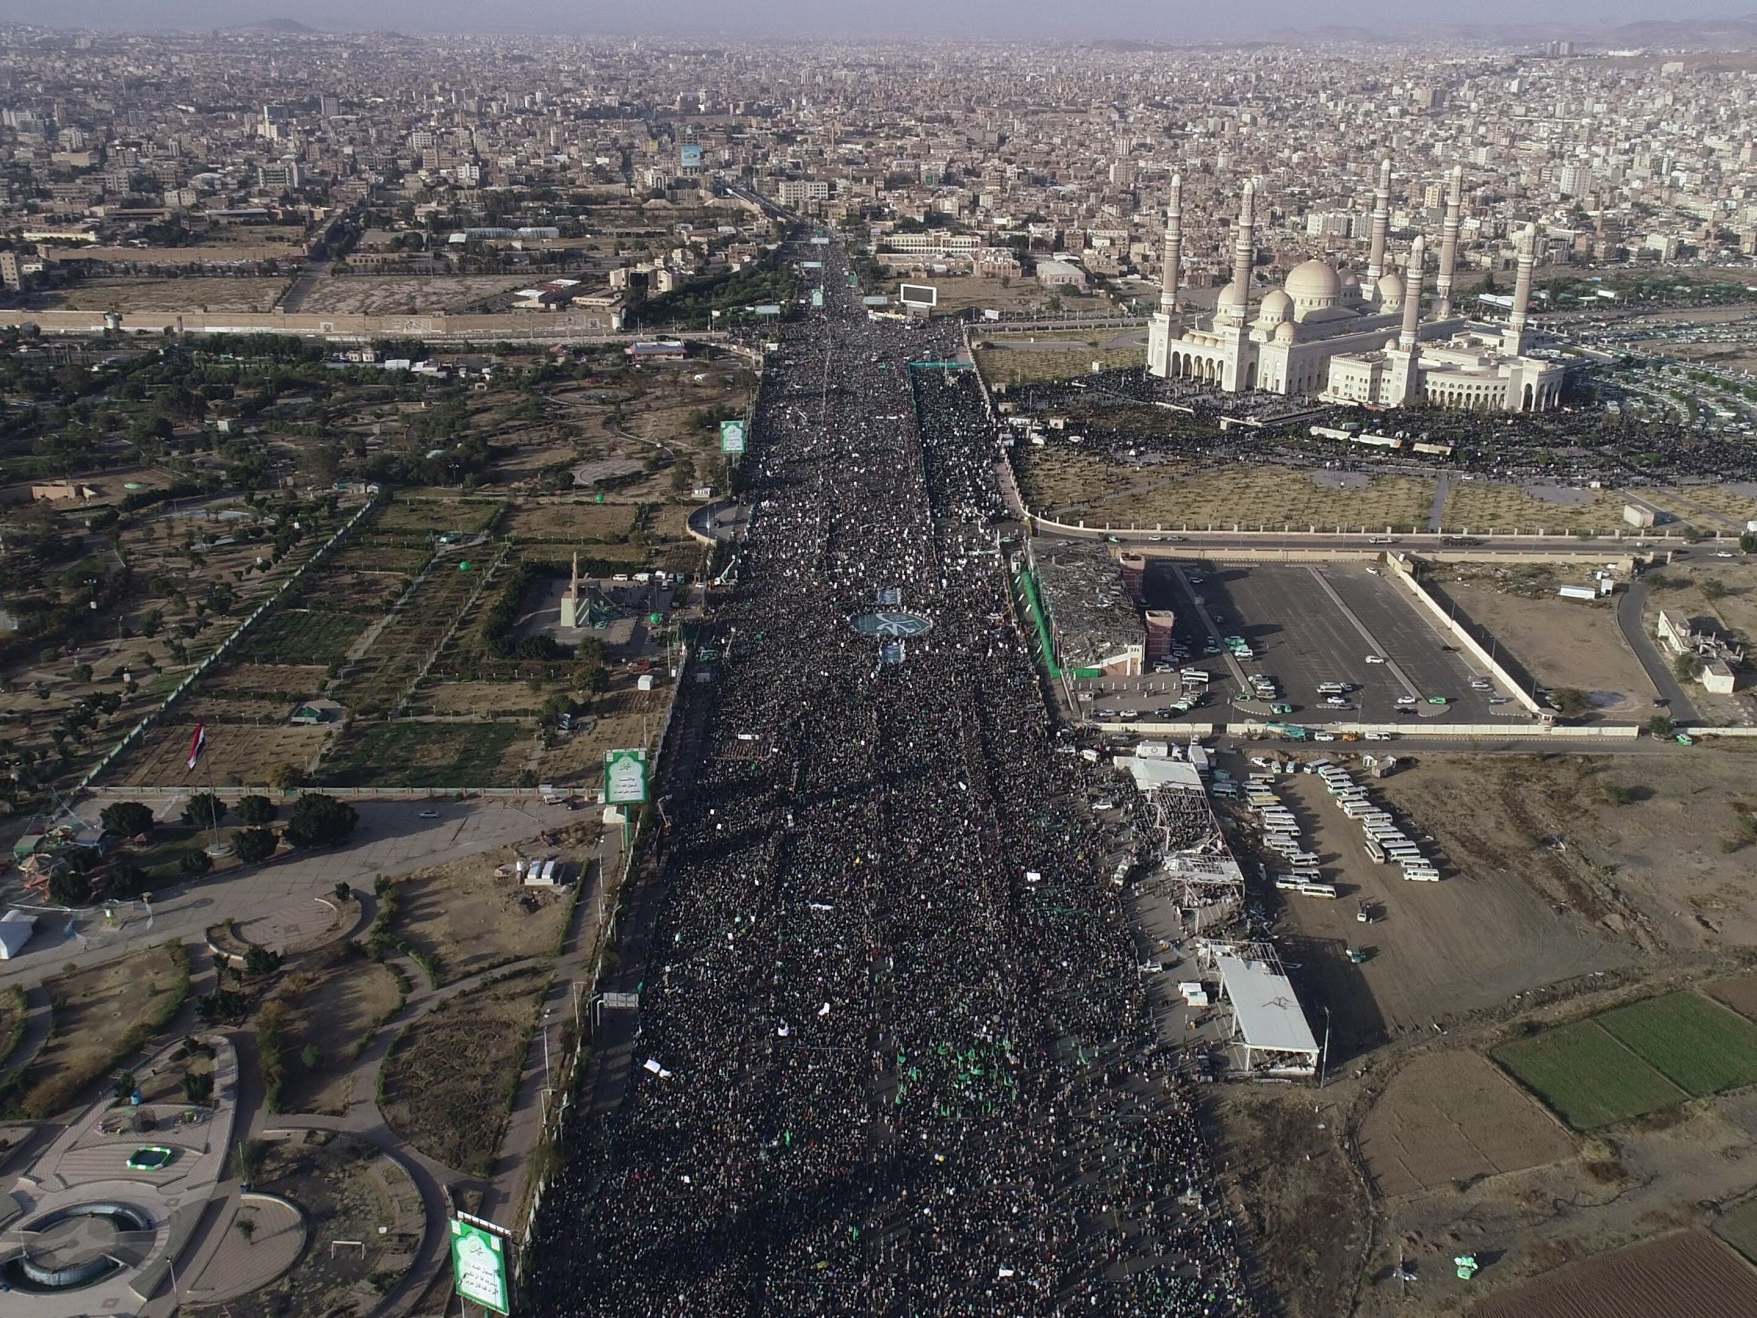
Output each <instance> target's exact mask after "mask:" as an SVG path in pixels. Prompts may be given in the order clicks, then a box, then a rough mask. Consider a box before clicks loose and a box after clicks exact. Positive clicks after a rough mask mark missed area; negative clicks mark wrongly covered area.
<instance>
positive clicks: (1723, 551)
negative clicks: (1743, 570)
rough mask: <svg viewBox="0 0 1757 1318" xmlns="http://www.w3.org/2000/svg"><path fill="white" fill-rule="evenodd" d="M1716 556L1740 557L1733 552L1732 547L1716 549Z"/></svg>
mask: <svg viewBox="0 0 1757 1318" xmlns="http://www.w3.org/2000/svg"><path fill="white" fill-rule="evenodd" d="M1714 556H1715V557H1716V558H1737V557H1738V555H1737V554H1735V553H1733V551H1732V550H1730V549H1717V550H1715V551H1714Z"/></svg>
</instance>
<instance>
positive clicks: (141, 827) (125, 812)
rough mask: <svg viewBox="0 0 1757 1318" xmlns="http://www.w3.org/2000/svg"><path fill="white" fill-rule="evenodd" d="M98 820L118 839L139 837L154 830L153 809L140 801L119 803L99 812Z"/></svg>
mask: <svg viewBox="0 0 1757 1318" xmlns="http://www.w3.org/2000/svg"><path fill="white" fill-rule="evenodd" d="M98 820H99V822H100V823H102V824H103V826H104V827H105V829H107V830H108V831H109V832H111V833H114V834H115V835H116V836H117V837H139V836H140V835H141V834H142V833H150V832H152V829H153V809H152V807H151V806H150V805H142V804H141V803H140V802H139V801H118V802H116V803H115V804H114V805H107V806H105V807H104V808H103V809H102V810H101V811H99V812H98Z"/></svg>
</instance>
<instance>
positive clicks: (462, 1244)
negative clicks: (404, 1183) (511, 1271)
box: [451, 1217, 512, 1313]
mask: <svg viewBox="0 0 1757 1318" xmlns="http://www.w3.org/2000/svg"><path fill="white" fill-rule="evenodd" d="M506 1270H507V1263H506V1241H504V1240H502V1239H501V1238H500V1237H499V1236H497V1235H495V1234H494V1233H493V1232H491V1231H486V1230H484V1229H483V1228H482V1227H479V1226H475V1225H473V1224H471V1223H469V1222H462V1221H459V1220H458V1219H457V1218H455V1217H454V1218H452V1220H451V1275H452V1283H453V1285H454V1286H456V1288H457V1293H458V1298H459V1299H460V1300H464V1301H466V1302H468V1303H470V1304H479V1305H481V1306H482V1307H483V1308H484V1309H492V1310H494V1312H495V1313H511V1312H512V1300H511V1292H510V1291H508V1289H507V1284H506Z"/></svg>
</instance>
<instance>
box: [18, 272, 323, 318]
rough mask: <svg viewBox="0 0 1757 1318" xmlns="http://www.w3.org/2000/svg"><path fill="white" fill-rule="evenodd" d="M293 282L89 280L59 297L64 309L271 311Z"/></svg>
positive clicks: (251, 279) (58, 303)
mask: <svg viewBox="0 0 1757 1318" xmlns="http://www.w3.org/2000/svg"><path fill="white" fill-rule="evenodd" d="M288 282H289V281H287V280H285V279H264V278H260V277H255V276H245V277H240V278H237V279H227V278H211V277H191V278H188V279H110V280H89V281H87V282H86V283H84V284H81V285H79V287H77V288H70V289H67V290H66V291H64V292H60V293H57V294H55V295H54V299H53V301H54V305H55V307H56V308H58V309H60V310H63V311H195V310H207V311H269V310H272V309H273V307H274V304H275V299H276V298H278V297H280V295H281V292H282V291H283V290H284V289H285V288H286V287H287V284H288Z"/></svg>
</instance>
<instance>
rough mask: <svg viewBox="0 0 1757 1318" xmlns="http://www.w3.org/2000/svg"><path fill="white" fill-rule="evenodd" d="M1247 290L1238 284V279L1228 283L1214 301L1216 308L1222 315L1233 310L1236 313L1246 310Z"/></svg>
mask: <svg viewBox="0 0 1757 1318" xmlns="http://www.w3.org/2000/svg"><path fill="white" fill-rule="evenodd" d="M1244 306H1245V290H1243V289H1242V288H1240V287H1239V286H1238V283H1237V281H1236V280H1235V281H1233V282H1231V283H1228V284H1227V286H1226V287H1225V288H1223V289H1221V290H1220V297H1219V298H1218V300H1216V301H1215V303H1214V310H1215V311H1216V312H1218V313H1219V314H1221V315H1225V314H1226V313H1227V312H1229V311H1230V312H1232V313H1234V314H1235V315H1236V314H1237V313H1238V312H1241V311H1243V310H1244Z"/></svg>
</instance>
